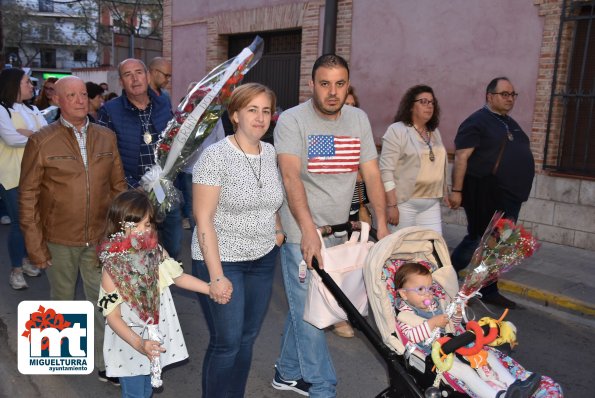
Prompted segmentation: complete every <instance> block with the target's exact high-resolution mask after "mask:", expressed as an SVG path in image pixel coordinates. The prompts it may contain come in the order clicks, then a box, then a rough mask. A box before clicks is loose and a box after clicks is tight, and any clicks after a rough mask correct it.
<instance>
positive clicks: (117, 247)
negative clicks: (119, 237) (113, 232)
mask: <svg viewBox="0 0 595 398" xmlns="http://www.w3.org/2000/svg"><path fill="white" fill-rule="evenodd" d="M119 251H120V243H118V242H112V244H111V246H110V247H109V252H110V253H117V252H119Z"/></svg>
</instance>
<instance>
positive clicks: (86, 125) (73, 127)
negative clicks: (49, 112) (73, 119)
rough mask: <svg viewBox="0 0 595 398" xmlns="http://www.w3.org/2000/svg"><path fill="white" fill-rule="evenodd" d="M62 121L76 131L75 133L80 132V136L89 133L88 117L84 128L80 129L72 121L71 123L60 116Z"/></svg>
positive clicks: (63, 124) (65, 125)
mask: <svg viewBox="0 0 595 398" xmlns="http://www.w3.org/2000/svg"><path fill="white" fill-rule="evenodd" d="M60 123H62V126H64V127H66V128H69V129H72V130H73V131H74V133H75V134H78V135H79V136H84V135H86V134H87V129H88V128H89V118H88V117H87V118H86V120H85V125H84V126H83V128H82V129H81V130H80V131H79V130H78V129H77V128H76V126H75V125H74V124H72V123H70V122H69V121H68V120H66V119H64V118H63V117H62V116H60Z"/></svg>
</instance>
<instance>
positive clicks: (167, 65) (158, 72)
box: [149, 57, 171, 94]
mask: <svg viewBox="0 0 595 398" xmlns="http://www.w3.org/2000/svg"><path fill="white" fill-rule="evenodd" d="M170 79H171V62H169V61H168V60H167V59H165V58H163V57H155V58H153V59H152V60H151V62H150V63H149V85H150V86H151V88H152V89H153V90H154V91H155V92H156V93H158V94H160V93H161V89H164V88H165V87H166V86H167V85H168V84H169V80H170Z"/></svg>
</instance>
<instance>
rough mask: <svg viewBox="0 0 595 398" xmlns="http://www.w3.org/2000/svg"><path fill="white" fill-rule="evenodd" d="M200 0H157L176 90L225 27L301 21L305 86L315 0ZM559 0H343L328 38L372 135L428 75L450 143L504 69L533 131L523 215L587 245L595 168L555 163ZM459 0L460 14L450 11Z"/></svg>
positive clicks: (535, 225)
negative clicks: (531, 176) (332, 37)
mask: <svg viewBox="0 0 595 398" xmlns="http://www.w3.org/2000/svg"><path fill="white" fill-rule="evenodd" d="M567 1H568V0H567ZM207 3H208V2H201V1H197V2H194V1H192V0H187V1H185V0H177V1H176V4H175V5H174V4H173V1H172V0H165V1H164V35H163V36H164V46H163V48H164V56H166V57H171V58H172V60H173V64H174V82H173V85H174V87H173V91H174V98H177V97H180V96H181V95H182V94H183V93H182V92H181V91H182V89H183V88H184V89H185V87H186V85H187V82H188V81H190V80H196V79H195V77H189V76H188V75H189V74H190V72H189V66H188V64H187V63H188V62H189V61H190V60H189V59H188V58H189V57H190V58H191V59H192V61H193V62H194V63H195V65H194V66H196V67H197V68H198V69H199V70H200V73H198V75H199V76H197V77H202V75H204V73H206V72H207V71H208V70H210V69H211V68H213V67H214V66H216V65H217V64H219V63H221V62H223V61H225V60H226V59H227V56H228V39H229V37H230V36H232V35H234V34H240V33H249V32H264V31H280V30H281V31H282V30H288V29H296V28H298V29H301V64H300V83H299V99H300V101H303V100H305V99H307V98H308V97H309V95H310V91H309V88H308V81H309V80H310V72H311V66H312V64H313V62H314V60H315V59H316V58H317V57H318V55H320V53H321V42H322V31H323V29H322V24H323V19H324V1H323V0H315V1H305V2H304V1H294V2H291V1H265V0H261V1H259V0H250V1H245V2H244V3H242V5H237V3H234V2H222V3H221V4H220V5H217V6H215V5H209V4H207ZM426 3H427V4H426ZM479 3H481V4H479ZM563 3H564V2H563V0H524V1H522V2H521V1H516V0H505V1H501V2H491V1H489V0H482V1H479V2H477V4H475V3H474V4H473V5H470V4H469V3H467V2H462V1H456V0H455V1H453V2H448V4H442V2H440V3H436V2H432V1H424V0H420V1H418V2H414V4H413V3H412V4H409V3H408V2H392V1H391V0H385V1H375V2H373V3H369V2H364V1H362V0H339V2H338V13H337V34H336V48H337V53H338V54H340V55H342V56H344V57H345V58H346V59H347V60H348V61H349V62H350V65H351V72H352V73H351V80H352V83H353V84H354V85H355V86H357V88H358V94H359V96H360V102H361V103H362V107H363V108H364V109H365V110H366V111H367V112H368V114H369V115H370V120H371V122H372V126H373V130H374V133H375V136H376V139H377V142H380V137H381V136H382V134H383V132H384V130H385V129H386V126H388V124H390V121H391V119H392V115H394V111H395V110H396V106H397V104H398V100H399V98H400V96H401V95H402V93H403V92H404V90H405V89H406V88H407V87H408V86H410V85H412V84H417V83H419V82H426V83H428V84H430V85H432V86H433V87H434V89H435V91H436V92H437V93H438V94H437V95H438V97H440V98H441V107H442V110H443V115H444V116H443V118H442V119H441V125H440V130H441V132H442V135H443V137H444V138H445V142H450V144H447V149H448V150H449V152H451V153H452V152H453V149H454V148H453V146H454V145H453V144H452V139H453V138H454V135H455V133H456V128H457V126H458V124H459V123H460V122H461V121H462V120H463V119H464V118H465V117H466V116H467V115H469V114H470V113H471V112H472V111H474V110H476V109H477V108H479V107H480V106H481V102H482V101H483V90H485V85H486V84H487V82H488V81H489V80H490V79H491V78H492V77H494V76H498V75H503V74H504V75H507V76H509V77H510V78H511V79H512V80H513V83H515V88H516V89H517V91H520V92H521V93H522V94H523V96H522V97H519V100H518V102H517V105H516V106H515V109H514V111H513V115H512V116H513V117H515V119H517V120H518V121H519V123H520V124H521V126H522V127H523V129H524V130H525V131H526V132H527V133H528V134H529V135H530V138H531V148H532V151H533V154H534V156H535V160H536V169H537V177H536V179H535V181H534V186H533V189H532V192H531V198H530V200H529V201H528V202H527V203H526V204H525V205H524V206H523V209H522V211H521V216H520V217H521V220H522V221H523V223H524V224H525V225H526V226H527V227H529V228H531V229H532V230H533V231H534V233H535V234H536V235H537V236H538V237H539V238H540V239H542V240H545V241H549V242H554V243H560V244H564V245H570V246H576V247H580V248H586V249H591V250H595V179H594V178H592V176H588V175H587V176H585V174H584V173H583V174H582V175H581V174H580V173H579V174H576V173H574V174H573V173H561V172H559V170H557V167H556V164H557V163H556V162H557V161H558V160H559V152H558V151H559V150H560V147H559V143H560V142H561V141H560V131H561V123H562V114H563V111H564V109H563V103H562V102H561V101H552V92H553V91H552V82H553V79H554V75H556V76H557V82H559V83H560V85H562V86H563V84H564V82H565V81H566V78H567V70H568V64H569V62H570V57H571V47H572V46H571V43H572V40H571V39H570V38H571V36H572V32H573V25H572V24H570V23H569V24H567V25H565V26H564V28H563V29H562V30H560V23H561V18H560V16H561V13H562V5H563ZM587 3H588V2H587ZM430 5H431V7H430ZM463 5H465V13H459V12H454V11H456V10H459V9H462V6H463ZM420 21H421V22H420ZM465 28H467V29H465ZM560 32H561V34H562V36H561V37H562V39H561V41H560V46H558V44H559V39H558V38H559V35H560ZM188 36H192V37H191V38H189V37H188ZM188 46H190V48H189V47H188ZM558 48H559V50H558ZM556 60H557V62H556ZM442 61H443V62H442ZM201 68H202V70H201ZM178 70H179V71H181V72H180V73H178ZM192 73H194V71H193V72H192ZM180 74H182V76H180ZM379 77H382V78H379ZM452 98H455V99H456V100H455V101H444V99H447V100H449V99H452ZM387 104H388V105H387ZM589 134H590V135H591V136H593V135H595V130H591V131H590V133H589ZM593 141H595V139H593ZM546 144H547V145H546ZM546 148H547V158H545V156H544V155H546ZM546 166H548V167H546ZM443 217H444V221H445V222H451V223H459V224H464V223H465V216H464V213H463V212H462V211H460V210H459V211H454V212H453V211H450V210H448V209H446V208H445V209H444V211H443Z"/></svg>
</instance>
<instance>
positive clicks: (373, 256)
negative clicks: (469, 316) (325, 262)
mask: <svg viewBox="0 0 595 398" xmlns="http://www.w3.org/2000/svg"><path fill="white" fill-rule="evenodd" d="M406 263H421V264H422V266H423V265H424V264H425V266H424V267H423V268H424V269H425V271H424V270H420V269H419V268H417V269H416V271H415V275H417V274H418V273H422V274H426V275H425V276H423V275H422V278H421V280H417V279H416V276H413V277H411V276H410V277H409V278H405V277H404V276H400V277H397V278H396V279H398V281H397V284H395V275H396V274H397V272H398V271H399V269H400V267H401V266H403V265H404V264H406ZM418 270H419V272H418ZM409 273H413V271H407V269H406V268H404V269H403V270H402V274H404V275H409ZM364 280H365V282H366V289H367V293H368V298H369V304H370V308H371V310H372V312H373V315H374V320H375V323H376V326H377V328H378V331H379V333H380V336H381V338H382V341H383V343H384V344H385V345H386V346H387V347H388V348H390V349H391V351H393V352H395V353H396V354H397V355H398V356H399V361H400V362H402V363H403V365H404V366H405V368H406V370H407V372H408V373H409V375H410V376H411V377H412V378H413V380H414V381H415V383H416V384H417V385H418V387H419V388H420V389H421V390H422V391H423V390H426V394H427V393H428V390H429V389H430V388H432V385H434V386H435V387H437V388H438V389H439V392H438V395H430V396H440V394H442V396H448V397H463V396H470V397H472V398H476V397H484V396H489V397H497V396H500V397H502V398H503V397H524V396H530V395H531V391H532V390H533V389H534V387H535V385H534V383H535V384H537V389H536V390H535V391H534V392H533V395H532V396H533V398H546V397H547V398H561V397H563V396H564V394H563V392H562V388H561V387H560V385H559V384H557V383H556V382H555V381H554V380H552V379H551V378H549V377H547V376H541V378H540V377H539V376H538V375H536V376H532V373H531V372H529V371H527V370H526V369H525V368H524V367H523V366H522V365H520V364H519V363H518V362H516V361H515V360H514V359H513V358H511V357H510V356H508V355H507V354H505V353H504V352H502V351H500V350H498V349H495V348H493V347H488V346H484V344H475V345H474V346H475V347H476V348H481V349H483V350H485V351H487V352H488V355H487V357H486V358H485V359H486V361H487V364H489V365H490V366H489V367H486V368H484V369H482V370H480V372H482V371H483V372H484V373H486V375H488V377H487V378H488V379H490V380H489V382H491V383H492V385H490V384H489V383H488V382H487V381H486V380H483V379H482V378H481V377H480V376H479V374H478V373H477V371H475V370H472V369H471V368H470V367H469V366H468V365H467V364H465V363H464V362H462V361H454V360H453V365H454V363H455V362H457V365H454V367H455V368H457V369H458V368H461V367H463V368H464V369H463V372H461V374H459V376H455V375H454V374H451V373H450V372H448V371H446V370H445V369H444V367H441V368H440V369H435V370H434V369H433V367H434V366H435V363H434V361H433V359H432V355H431V353H432V352H431V348H430V347H429V346H426V347H423V343H424V342H425V341H426V338H427V337H429V336H430V335H431V334H432V332H433V331H432V329H433V327H434V326H439V327H441V328H443V329H444V331H445V332H446V333H452V334H454V335H459V333H460V331H461V330H462V327H460V326H459V323H461V315H460V314H456V313H455V314H454V316H453V318H452V320H451V321H448V322H447V321H446V318H447V317H446V316H445V315H444V314H442V311H444V309H446V308H448V305H449V304H450V303H451V302H452V301H453V299H454V298H455V297H456V296H457V293H458V292H459V283H458V280H457V275H456V272H455V271H454V268H453V267H452V265H451V263H450V255H449V252H448V247H447V245H446V242H444V239H443V238H442V236H441V235H440V234H438V233H437V232H435V231H431V230H428V229H426V228H420V227H408V228H404V229H402V230H400V231H398V232H396V233H393V234H391V235H389V236H388V237H386V238H384V239H382V240H380V241H379V242H378V243H376V244H375V245H374V246H373V247H372V248H371V250H370V252H369V254H368V257H367V259H366V267H365V268H364ZM400 283H402V285H399V284H400ZM397 286H398V287H397ZM430 286H431V287H432V288H431V289H430ZM403 289H405V290H403ZM416 290H417V293H420V296H424V297H423V298H421V299H420V301H415V300H413V297H414V296H415V295H416ZM429 291H431V293H432V294H431V295H430V294H428V293H427V292H429ZM426 300H427V301H426ZM424 301H426V303H424ZM416 311H417V312H416ZM504 323H505V322H503V323H500V324H499V326H500V330H501V331H502V330H504V329H505V328H503V326H504ZM424 324H425V325H424ZM420 325H421V326H420ZM468 325H469V323H468V324H467V325H465V327H466V328H468V327H469V326H468ZM430 326H431V327H430ZM490 328H491V326H490ZM462 335H463V336H465V335H468V334H467V333H463V334H462ZM469 335H470V333H469ZM469 335H468V336H469ZM472 336H474V337H475V336H477V335H476V334H474V335H472ZM442 339H448V337H443V338H440V339H437V341H441V340H442ZM459 339H460V337H456V338H452V339H451V341H449V342H448V343H446V342H445V343H443V344H444V345H443V348H444V350H445V352H446V351H448V352H450V351H452V350H450V351H449V350H447V346H448V345H450V343H453V342H456V341H457V340H459ZM501 340H503V339H502V338H498V339H496V341H498V343H501ZM410 341H411V343H410ZM441 344H442V343H441ZM485 344H487V343H485ZM512 345H513V344H511V346H512ZM472 348H473V347H472ZM449 349H450V348H449ZM436 356H437V358H438V359H443V358H441V357H440V354H439V353H438V354H437V355H436ZM451 358H452V357H451ZM446 362H448V360H445V361H443V363H446ZM498 363H499V364H500V365H501V366H499V365H498ZM476 365H477V362H476ZM479 367H481V364H479ZM436 368H438V367H436ZM451 369H452V368H451ZM451 369H449V370H451ZM503 369H504V370H505V371H503ZM459 370H460V369H459ZM454 372H455V373H456V369H455V370H454ZM471 372H473V373H471ZM437 376H439V377H437ZM468 376H469V377H468ZM489 376H493V377H489ZM464 379H467V382H469V380H471V379H472V380H475V381H476V382H477V385H476V384H474V383H473V382H469V384H467V382H466V381H465V380H464ZM516 380H520V381H522V382H517V383H516V385H515V382H516ZM535 380H538V381H539V382H536V381H535ZM500 383H501V385H500ZM391 385H392V383H391ZM478 386H481V387H486V386H489V387H490V389H489V390H487V391H488V393H487V394H484V393H482V388H480V387H478ZM509 386H514V387H509ZM503 391H505V392H503ZM445 394H446V395H445Z"/></svg>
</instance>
